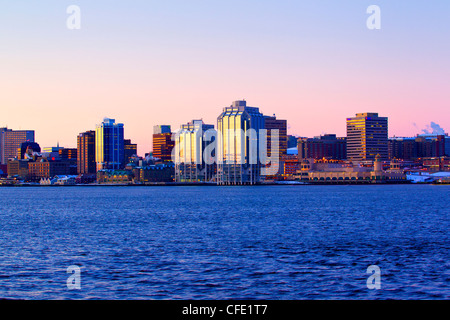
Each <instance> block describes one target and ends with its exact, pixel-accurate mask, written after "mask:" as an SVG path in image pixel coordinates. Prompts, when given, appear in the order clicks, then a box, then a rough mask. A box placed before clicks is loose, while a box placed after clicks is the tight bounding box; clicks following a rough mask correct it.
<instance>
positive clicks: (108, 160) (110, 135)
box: [95, 118, 124, 171]
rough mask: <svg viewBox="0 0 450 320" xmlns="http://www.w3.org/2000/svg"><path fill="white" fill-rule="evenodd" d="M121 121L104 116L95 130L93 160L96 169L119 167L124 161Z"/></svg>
mask: <svg viewBox="0 0 450 320" xmlns="http://www.w3.org/2000/svg"><path fill="white" fill-rule="evenodd" d="M123 137H124V129H123V123H116V121H115V120H114V119H109V118H105V119H103V122H102V123H101V124H99V125H97V128H96V130H95V162H96V163H97V171H98V170H102V169H119V168H120V167H121V165H122V163H123V161H124V138H123Z"/></svg>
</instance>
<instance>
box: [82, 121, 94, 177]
mask: <svg viewBox="0 0 450 320" xmlns="http://www.w3.org/2000/svg"><path fill="white" fill-rule="evenodd" d="M77 153H78V154H77V172H78V174H95V173H96V172H97V170H96V163H95V131H92V130H91V131H86V132H83V133H80V134H79V135H78V136H77Z"/></svg>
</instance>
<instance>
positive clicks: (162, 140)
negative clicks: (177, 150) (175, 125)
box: [153, 125, 175, 162]
mask: <svg viewBox="0 0 450 320" xmlns="http://www.w3.org/2000/svg"><path fill="white" fill-rule="evenodd" d="M174 146H175V141H173V140H172V132H171V130H170V126H168V125H160V126H154V127H153V157H155V158H158V159H161V160H162V161H164V162H168V161H172V150H173V148H174Z"/></svg>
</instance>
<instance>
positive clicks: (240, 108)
mask: <svg viewBox="0 0 450 320" xmlns="http://www.w3.org/2000/svg"><path fill="white" fill-rule="evenodd" d="M264 126H265V119H264V115H263V114H262V113H261V112H259V108H254V107H249V106H247V103H246V101H234V102H233V103H232V105H231V106H230V107H225V108H224V109H223V112H222V113H221V115H220V116H219V117H218V119H217V131H218V132H217V137H218V143H217V146H218V147H217V162H218V163H217V183H218V184H219V185H228V184H233V185H235V184H256V183H259V182H260V181H261V168H262V163H261V162H262V161H264V160H265V159H262V158H261V157H260V148H261V146H260V145H259V140H258V139H259V134H260V130H261V129H264V128H265V127H264ZM263 147H264V148H266V146H263Z"/></svg>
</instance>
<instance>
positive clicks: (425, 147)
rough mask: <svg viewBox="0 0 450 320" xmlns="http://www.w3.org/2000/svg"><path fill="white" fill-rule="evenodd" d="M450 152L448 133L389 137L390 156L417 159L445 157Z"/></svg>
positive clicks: (391, 157)
mask: <svg viewBox="0 0 450 320" xmlns="http://www.w3.org/2000/svg"><path fill="white" fill-rule="evenodd" d="M449 154H450V137H449V136H448V135H417V136H416V137H406V138H400V137H393V138H390V139H389V158H390V159H393V158H396V159H402V160H416V159H419V158H432V157H443V156H448V155H449Z"/></svg>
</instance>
